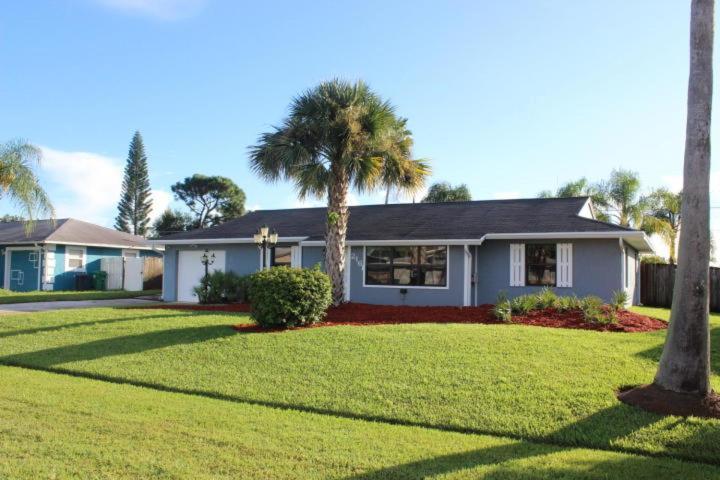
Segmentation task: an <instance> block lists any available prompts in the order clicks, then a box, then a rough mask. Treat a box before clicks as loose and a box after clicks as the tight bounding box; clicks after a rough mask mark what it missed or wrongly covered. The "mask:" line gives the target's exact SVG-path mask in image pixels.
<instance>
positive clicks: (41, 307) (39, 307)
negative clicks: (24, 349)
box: [0, 298, 158, 315]
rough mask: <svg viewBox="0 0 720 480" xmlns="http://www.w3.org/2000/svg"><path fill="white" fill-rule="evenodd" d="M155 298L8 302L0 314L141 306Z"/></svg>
mask: <svg viewBox="0 0 720 480" xmlns="http://www.w3.org/2000/svg"><path fill="white" fill-rule="evenodd" d="M157 303H158V301H157V300H148V299H142V298H117V299H113V300H66V301H60V302H30V303H10V304H7V305H0V315H8V314H12V313H25V312H48V311H52V310H66V309H68V308H97V307H142V306H143V305H157Z"/></svg>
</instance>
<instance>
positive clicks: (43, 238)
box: [0, 218, 149, 247]
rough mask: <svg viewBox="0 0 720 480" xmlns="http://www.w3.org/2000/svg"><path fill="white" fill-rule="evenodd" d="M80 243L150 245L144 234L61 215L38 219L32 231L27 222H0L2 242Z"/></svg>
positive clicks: (4, 243) (129, 245)
mask: <svg viewBox="0 0 720 480" xmlns="http://www.w3.org/2000/svg"><path fill="white" fill-rule="evenodd" d="M35 242H37V243H42V242H54V243H80V244H86V245H113V246H123V247H126V246H127V247H148V246H149V243H148V242H147V240H145V239H144V238H143V237H140V236H137V235H131V234H129V233H125V232H118V231H117V230H113V229H111V228H105V227H101V226H100V225H95V224H94V223H89V222H84V221H82V220H76V219H74V218H60V219H57V220H55V221H54V222H53V221H52V220H37V221H35V222H34V225H33V228H32V231H30V233H29V234H27V233H26V232H25V223H24V222H7V223H0V244H3V245H8V244H14V243H23V244H24V243H35Z"/></svg>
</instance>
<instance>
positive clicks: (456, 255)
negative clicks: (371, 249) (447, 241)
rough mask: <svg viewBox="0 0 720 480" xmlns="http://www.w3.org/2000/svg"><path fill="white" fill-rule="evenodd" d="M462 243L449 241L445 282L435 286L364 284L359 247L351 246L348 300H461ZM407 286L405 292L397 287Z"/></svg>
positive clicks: (443, 302) (416, 302) (382, 302)
mask: <svg viewBox="0 0 720 480" xmlns="http://www.w3.org/2000/svg"><path fill="white" fill-rule="evenodd" d="M463 248H464V247H462V246H459V245H451V246H450V249H449V250H450V251H449V258H448V285H447V288H439V287H426V288H418V287H415V288H413V287H403V286H400V285H393V286H364V285H363V283H364V279H365V271H364V268H363V266H364V263H365V258H364V251H363V247H352V249H351V255H350V262H349V265H350V300H351V301H353V302H358V303H372V304H379V305H416V306H430V305H434V306H437V305H456V306H462V304H463V291H464V290H463V287H464V284H463V279H464V275H465V270H464V267H465V264H464V252H463ZM403 289H405V290H407V293H406V294H402V293H400V290H403Z"/></svg>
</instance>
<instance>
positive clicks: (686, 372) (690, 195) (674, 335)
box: [620, 0, 720, 414]
mask: <svg viewBox="0 0 720 480" xmlns="http://www.w3.org/2000/svg"><path fill="white" fill-rule="evenodd" d="M713 10H714V0H692V6H691V13H690V79H689V82H688V100H687V105H688V107H687V127H686V132H685V160H684V166H683V201H682V207H681V216H682V221H683V225H682V230H683V231H682V235H680V242H679V249H678V266H677V270H676V272H675V289H674V290H673V300H672V311H671V313H670V324H669V326H668V333H667V336H666V338H665V346H664V347H663V352H662V356H661V357H660V363H659V365H658V370H657V373H656V374H655V380H654V382H653V384H652V385H649V386H645V387H639V388H635V389H632V390H630V391H627V392H624V393H622V394H621V395H620V398H621V399H622V400H624V401H626V402H628V403H632V404H635V405H639V406H642V407H645V408H648V409H655V410H656V409H657V406H658V405H664V406H665V408H663V411H664V412H665V413H680V412H678V411H677V410H675V409H674V408H673V407H675V408H677V403H675V401H676V400H679V399H681V402H680V404H681V405H682V406H687V405H688V403H689V402H692V405H693V407H694V408H696V409H698V410H699V409H703V410H704V411H705V412H707V413H708V414H710V413H711V412H712V410H711V409H712V405H713V404H717V403H718V402H720V397H718V396H717V395H714V396H713V398H710V396H711V395H712V392H711V389H710V326H709V323H708V317H709V312H708V310H709V308H708V307H709V302H708V300H709V299H708V287H709V264H710V111H711V106H712V48H713V18H714V16H713ZM715 413H716V412H715Z"/></svg>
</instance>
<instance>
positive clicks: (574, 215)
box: [160, 197, 631, 241]
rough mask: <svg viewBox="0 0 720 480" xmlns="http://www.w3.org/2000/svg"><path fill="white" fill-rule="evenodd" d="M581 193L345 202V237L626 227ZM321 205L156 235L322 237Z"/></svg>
mask: <svg viewBox="0 0 720 480" xmlns="http://www.w3.org/2000/svg"><path fill="white" fill-rule="evenodd" d="M586 202H587V198H586V197H575V198H547V199H546V198H533V199H518V200H483V201H471V202H448V203H404V204H390V205H361V206H355V207H350V220H349V225H348V233H347V239H348V240H431V239H437V240H452V239H475V238H480V237H482V236H483V235H485V234H488V233H545V232H610V231H618V230H623V231H627V230H631V229H628V228H625V227H621V226H619V225H613V224H609V223H604V222H600V221H596V220H592V219H589V218H585V217H581V216H579V215H578V214H579V213H580V211H581V209H582V208H583V206H584V205H585V203H586ZM326 212H327V210H326V209H325V208H296V209H286V210H259V211H256V212H250V213H248V214H247V215H245V216H243V217H240V218H237V219H235V220H231V221H229V222H227V223H224V224H221V225H218V226H215V227H212V228H205V229H198V230H193V231H189V232H182V233H177V234H173V235H168V236H166V237H163V238H162V239H160V240H161V241H162V240H202V239H207V240H211V239H221V238H250V237H252V235H253V234H254V233H255V232H256V231H257V229H258V227H259V226H261V225H263V224H264V225H268V226H270V227H271V228H273V229H275V230H276V231H277V232H278V234H279V235H280V237H307V239H308V240H322V239H323V238H324V234H325V218H326Z"/></svg>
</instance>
